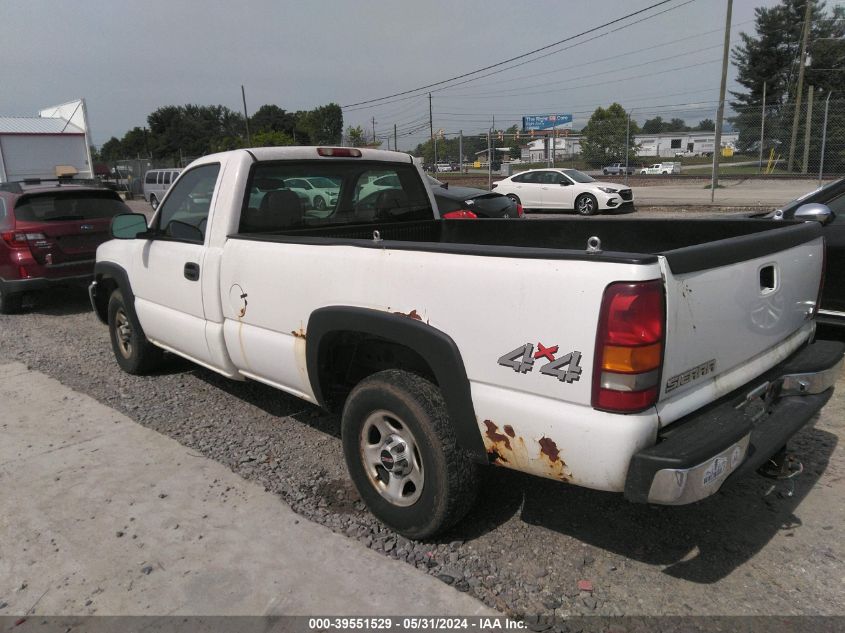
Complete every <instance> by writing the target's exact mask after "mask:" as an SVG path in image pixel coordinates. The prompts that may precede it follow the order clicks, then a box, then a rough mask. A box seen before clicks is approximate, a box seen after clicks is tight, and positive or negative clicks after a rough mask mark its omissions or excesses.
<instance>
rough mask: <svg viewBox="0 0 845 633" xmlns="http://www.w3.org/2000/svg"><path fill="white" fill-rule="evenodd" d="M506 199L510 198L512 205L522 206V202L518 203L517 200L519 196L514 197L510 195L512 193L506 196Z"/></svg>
mask: <svg viewBox="0 0 845 633" xmlns="http://www.w3.org/2000/svg"><path fill="white" fill-rule="evenodd" d="M507 197H508V198H510V199H511V200H513V203H514V204H522V202H521V201H520V199H519V196H517V195H514V194H512V193H509V194H508V195H507Z"/></svg>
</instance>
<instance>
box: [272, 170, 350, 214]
mask: <svg viewBox="0 0 845 633" xmlns="http://www.w3.org/2000/svg"><path fill="white" fill-rule="evenodd" d="M285 185H286V186H287V188H288V189H292V190H293V191H294V193H296V194H297V195H298V196H299V197H300V198H302V199H304V200H307V201H308V205H309V206H310V207H311V208H312V209H317V210H318V211H322V210H323V209H325V208H326V207H331V208H334V207H335V205H336V204H337V194H338V192H339V191H340V188H339V187H337V186H336V185H335V184H334V183H333V182H332V181H331V180H329V179H328V178H321V177H312V178H288V179H287V180H285Z"/></svg>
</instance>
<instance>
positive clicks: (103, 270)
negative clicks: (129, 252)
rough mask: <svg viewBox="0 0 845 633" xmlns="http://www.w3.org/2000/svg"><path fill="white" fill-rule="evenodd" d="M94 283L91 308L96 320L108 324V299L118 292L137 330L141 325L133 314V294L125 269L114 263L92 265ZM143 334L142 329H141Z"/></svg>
mask: <svg viewBox="0 0 845 633" xmlns="http://www.w3.org/2000/svg"><path fill="white" fill-rule="evenodd" d="M94 281H96V282H97V292H96V294H95V295H94V297H93V307H94V312H95V313H96V315H97V318H98V319H99V320H100V321H101V322H102V323H106V324H107V323H108V311H109V298H110V297H111V294H112V292H114V291H115V290H118V289H119V290H120V292H121V293H122V294H123V299H124V301H125V304H126V305H125V307H126V312H127V313H128V314H129V318H130V319H132V321H133V322H134V324H135V326H136V327H138V328H139V329H140V328H141V324H140V322H139V321H138V315H137V314H136V313H135V294H134V293H133V292H132V285H131V284H130V283H129V275H128V274H127V272H126V269H124V268H123V266H121V265H119V264H115V263H114V262H97V263H96V264H95V265H94ZM141 332H142V333H143V329H141Z"/></svg>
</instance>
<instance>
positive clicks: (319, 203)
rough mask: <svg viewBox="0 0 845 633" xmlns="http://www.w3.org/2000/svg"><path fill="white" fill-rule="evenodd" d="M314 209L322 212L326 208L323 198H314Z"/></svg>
mask: <svg viewBox="0 0 845 633" xmlns="http://www.w3.org/2000/svg"><path fill="white" fill-rule="evenodd" d="M314 208H315V209H317V211H322V210H323V209H325V208H326V201H325V200H323V197H322V196H317V197H315V198H314Z"/></svg>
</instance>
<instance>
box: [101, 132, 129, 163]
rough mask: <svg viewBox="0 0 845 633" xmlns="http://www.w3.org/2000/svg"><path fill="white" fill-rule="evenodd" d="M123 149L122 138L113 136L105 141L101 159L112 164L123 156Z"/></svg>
mask: <svg viewBox="0 0 845 633" xmlns="http://www.w3.org/2000/svg"><path fill="white" fill-rule="evenodd" d="M123 157H124V156H123V150H122V149H121V147H120V139H118V138H117V137H115V136H112V137H111V138H110V139H109V140H107V141H106V142H105V143H103V146H102V147H101V148H100V160H102V161H103V162H106V163H109V164H112V163H113V162H115V161H116V160H120V159H121V158H123Z"/></svg>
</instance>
